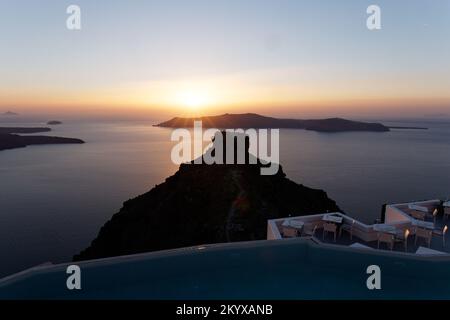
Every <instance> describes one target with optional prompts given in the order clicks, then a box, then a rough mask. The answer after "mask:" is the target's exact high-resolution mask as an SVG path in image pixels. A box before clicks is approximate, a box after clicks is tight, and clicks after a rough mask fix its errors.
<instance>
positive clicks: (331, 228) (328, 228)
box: [322, 223, 337, 242]
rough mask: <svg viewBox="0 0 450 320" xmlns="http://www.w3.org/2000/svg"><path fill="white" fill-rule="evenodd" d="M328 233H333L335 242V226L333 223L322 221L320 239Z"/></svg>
mask: <svg viewBox="0 0 450 320" xmlns="http://www.w3.org/2000/svg"><path fill="white" fill-rule="evenodd" d="M328 233H333V235H334V242H336V234H337V226H336V225H335V224H334V223H324V224H323V234H322V239H325V236H326V235H327V234H328Z"/></svg>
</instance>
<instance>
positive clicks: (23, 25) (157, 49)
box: [0, 0, 450, 118]
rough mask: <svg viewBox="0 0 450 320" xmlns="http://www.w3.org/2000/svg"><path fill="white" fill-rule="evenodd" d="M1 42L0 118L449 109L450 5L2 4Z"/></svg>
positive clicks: (357, 1) (384, 113)
mask: <svg viewBox="0 0 450 320" xmlns="http://www.w3.org/2000/svg"><path fill="white" fill-rule="evenodd" d="M70 4H77V5H79V6H80V7H81V14H82V30H81V31H69V30H68V29H67V28H66V19H67V17H68V15H67V14H66V8H67V7H68V6H69V5H70ZM371 4H377V5H379V6H380V7H381V9H382V30H379V31H369V30H368V29H367V28H366V19H367V16H368V15H367V13H366V9H367V7H368V6H369V5H371ZM0 39H1V41H2V46H1V50H0V66H1V67H0V69H1V70H0V113H1V112H4V111H7V110H12V111H16V112H19V113H21V114H41V113H54V114H55V115H77V114H80V113H82V114H92V115H94V114H96V115H99V114H100V115H101V114H108V115H117V116H119V117H120V116H121V115H124V114H128V115H129V114H130V113H132V114H135V115H145V116H149V117H159V118H163V117H166V116H167V117H168V116H175V115H176V116H179V115H180V116H186V115H200V114H201V115H213V114H220V113H224V112H236V113H237V112H257V113H262V114H266V115H276V116H285V117H300V118H305V117H331V116H344V117H351V118H361V117H399V116H405V117H423V116H433V115H434V116H437V115H449V116H450V0H433V1H427V0H404V1H392V0H391V1H381V0H375V1H365V0H346V1H336V0H329V1H325V0H321V1H317V0H310V1H301V0H292V1H289V0H272V1H265V0H204V1H203V0H201V1H200V0H180V1H174V0H164V1H163V0H158V1H156V0H154V1H152V0H147V1H143V0H142V1H139V0H135V1H125V0H123V1H111V0H109V1H101V0H98V1H92V0H71V1H62V0H61V1H55V0H39V1H29V0H0Z"/></svg>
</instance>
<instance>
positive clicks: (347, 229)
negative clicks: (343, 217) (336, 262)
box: [339, 220, 355, 240]
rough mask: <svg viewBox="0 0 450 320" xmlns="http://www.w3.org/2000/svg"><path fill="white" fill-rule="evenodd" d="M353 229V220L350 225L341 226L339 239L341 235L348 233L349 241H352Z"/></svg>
mask: <svg viewBox="0 0 450 320" xmlns="http://www.w3.org/2000/svg"><path fill="white" fill-rule="evenodd" d="M354 227H355V220H353V221H352V223H351V224H344V225H342V226H341V230H340V231H339V238H340V237H342V233H343V232H344V231H345V232H348V233H349V235H350V240H353V229H354Z"/></svg>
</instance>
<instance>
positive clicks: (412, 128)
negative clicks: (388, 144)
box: [389, 126, 428, 130]
mask: <svg viewBox="0 0 450 320" xmlns="http://www.w3.org/2000/svg"><path fill="white" fill-rule="evenodd" d="M389 129H398V130H428V128H426V127H398V126H397V127H389Z"/></svg>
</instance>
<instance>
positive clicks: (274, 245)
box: [0, 239, 450, 300]
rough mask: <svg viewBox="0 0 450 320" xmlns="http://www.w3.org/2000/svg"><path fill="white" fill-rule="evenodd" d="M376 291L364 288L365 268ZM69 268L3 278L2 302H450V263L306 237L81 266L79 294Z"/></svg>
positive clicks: (0, 286)
mask: <svg viewBox="0 0 450 320" xmlns="http://www.w3.org/2000/svg"><path fill="white" fill-rule="evenodd" d="M374 264H375V265H378V266H380V268H381V286H382V289H381V290H368V289H367V286H366V280H367V278H368V276H369V275H367V274H366V269H367V267H368V266H369V265H374ZM67 265H68V264H62V265H50V266H42V267H37V268H34V269H30V270H28V271H25V272H22V273H20V274H17V275H15V276H12V277H9V278H5V279H3V280H0V299H176V300H178V299H194V300H195V299H449V298H450V259H449V258H448V257H416V256H413V255H410V254H402V253H400V254H399V253H391V252H377V251H374V252H369V251H365V250H358V249H349V248H341V247H336V246H333V245H323V244H320V245H319V244H317V243H314V242H313V241H311V240H307V239H292V240H281V241H256V242H246V243H234V244H222V245H210V246H204V247H193V248H185V249H179V250H171V251H161V252H156V253H147V254H140V255H133V256H124V257H118V258H110V259H102V260H93V261H88V262H83V263H80V264H79V266H80V267H81V270H82V273H81V283H82V290H79V291H69V290H68V289H67V288H66V279H67V277H68V275H67V274H66V268H67Z"/></svg>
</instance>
